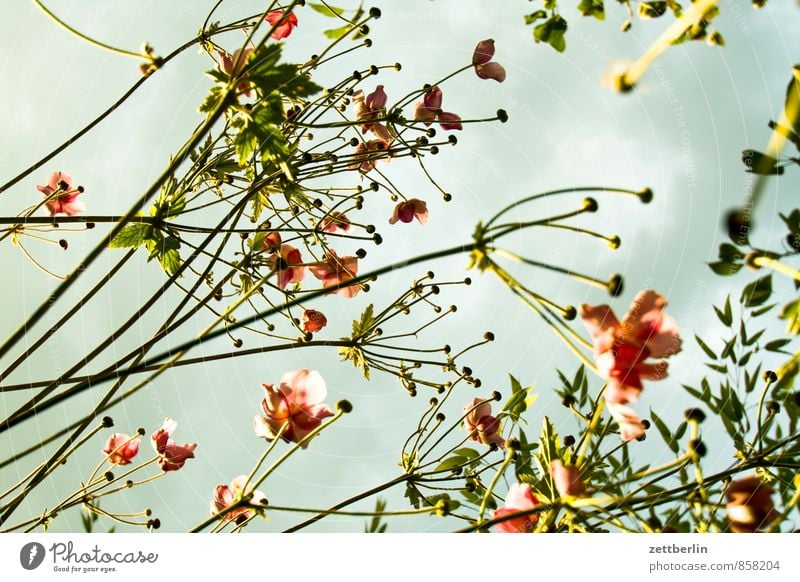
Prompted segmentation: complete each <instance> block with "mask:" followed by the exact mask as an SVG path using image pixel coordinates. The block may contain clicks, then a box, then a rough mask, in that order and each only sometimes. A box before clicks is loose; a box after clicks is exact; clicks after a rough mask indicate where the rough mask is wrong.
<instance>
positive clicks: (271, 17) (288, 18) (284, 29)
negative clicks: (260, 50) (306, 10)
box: [265, 10, 297, 40]
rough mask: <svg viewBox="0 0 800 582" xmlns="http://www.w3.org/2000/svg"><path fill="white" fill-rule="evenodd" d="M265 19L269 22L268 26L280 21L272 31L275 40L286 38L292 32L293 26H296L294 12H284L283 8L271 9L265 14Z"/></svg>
mask: <svg viewBox="0 0 800 582" xmlns="http://www.w3.org/2000/svg"><path fill="white" fill-rule="evenodd" d="M265 20H266V21H267V22H269V24H270V26H275V23H276V22H280V24H278V26H275V30H273V31H272V38H274V39H275V40H281V39H284V38H286V37H287V36H289V35H290V34H292V31H293V30H294V28H295V26H297V16H295V15H294V12H289V14H284V12H283V10H273V11H272V12H270V13H269V14H267V16H266V18H265Z"/></svg>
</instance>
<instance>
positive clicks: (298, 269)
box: [267, 245, 306, 289]
mask: <svg viewBox="0 0 800 582" xmlns="http://www.w3.org/2000/svg"><path fill="white" fill-rule="evenodd" d="M267 264H268V265H269V267H270V268H271V269H275V270H276V272H277V277H278V287H280V288H281V289H286V287H288V286H289V285H291V284H293V283H299V282H300V281H302V280H303V277H305V276H306V269H305V267H304V266H303V257H302V256H301V255H300V251H298V250H297V249H296V248H294V247H293V246H292V245H281V246H280V249H279V251H278V252H277V253H275V254H274V255H273V256H272V257H270V259H269V261H268V263H267Z"/></svg>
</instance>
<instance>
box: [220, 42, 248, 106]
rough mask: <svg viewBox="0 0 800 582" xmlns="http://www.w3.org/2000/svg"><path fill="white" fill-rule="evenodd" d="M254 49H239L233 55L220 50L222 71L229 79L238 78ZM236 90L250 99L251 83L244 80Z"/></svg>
mask: <svg viewBox="0 0 800 582" xmlns="http://www.w3.org/2000/svg"><path fill="white" fill-rule="evenodd" d="M252 52H253V49H251V48H246V49H237V50H236V51H235V52H234V53H233V55H231V54H229V53H227V52H226V51H222V50H218V51H217V53H219V56H220V59H221V62H220V66H221V67H222V71H223V72H224V73H225V74H226V75H228V77H231V78H233V77H236V76H237V75H239V73H241V72H242V70H243V69H244V68H245V66H247V60H248V59H249V58H250V55H251V54H252ZM236 89H237V90H239V91H241V92H242V93H244V94H245V96H247V97H250V94H251V91H250V81H247V80H242V81H239V84H238V85H236Z"/></svg>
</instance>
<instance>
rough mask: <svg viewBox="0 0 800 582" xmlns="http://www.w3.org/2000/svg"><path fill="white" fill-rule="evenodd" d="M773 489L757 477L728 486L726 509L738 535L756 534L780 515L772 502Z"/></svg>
mask: <svg viewBox="0 0 800 582" xmlns="http://www.w3.org/2000/svg"><path fill="white" fill-rule="evenodd" d="M772 493H773V491H772V488H770V487H768V486H767V485H765V484H764V483H762V482H761V479H760V478H759V477H758V476H756V475H751V476H749V477H745V478H743V479H739V480H737V481H734V482H733V483H731V484H730V485H728V489H727V490H726V491H725V498H726V499H727V500H728V503H727V504H726V505H725V509H726V510H727V512H728V519H729V520H730V522H731V530H733V531H735V532H736V533H755V532H757V531H758V530H760V529H764V528H766V527H767V526H769V524H770V523H772V522H773V521H775V519H776V518H777V517H778V515H777V514H776V512H775V504H774V503H773V502H772Z"/></svg>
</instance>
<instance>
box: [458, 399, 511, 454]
mask: <svg viewBox="0 0 800 582" xmlns="http://www.w3.org/2000/svg"><path fill="white" fill-rule="evenodd" d="M464 412H466V413H467V415H466V416H465V417H464V428H465V429H466V430H467V432H468V433H469V438H470V439H472V440H473V441H477V442H479V443H483V444H485V445H496V446H497V447H498V448H502V447H503V445H505V441H504V440H503V437H501V436H500V435H499V434H498V431H499V430H500V421H499V420H497V418H495V417H494V416H492V405H491V403H489V402H486V401H484V400H482V399H481V398H475V399H474V400H473V401H472V402H471V403H470V404H467V405H466V406H465V407H464Z"/></svg>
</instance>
